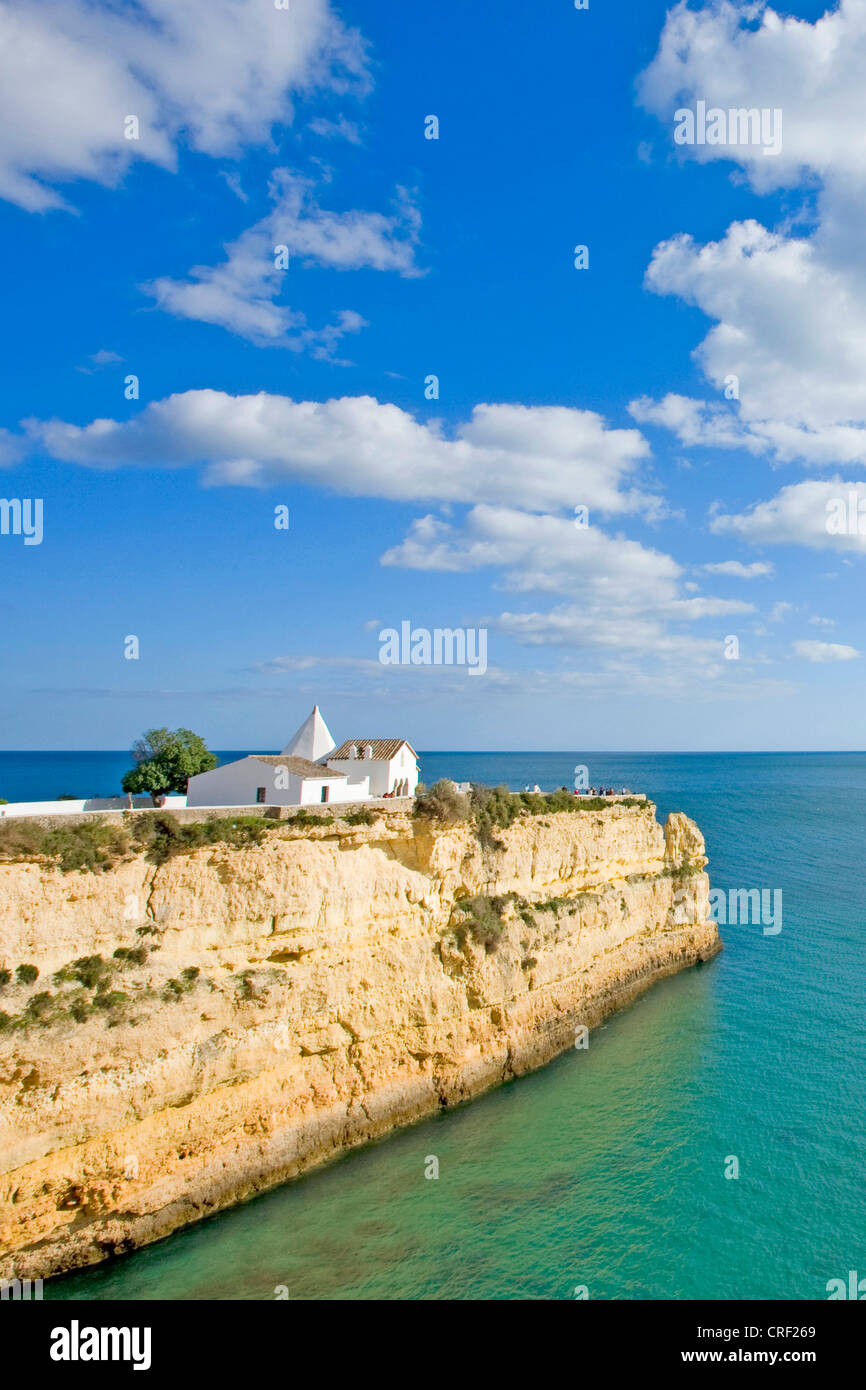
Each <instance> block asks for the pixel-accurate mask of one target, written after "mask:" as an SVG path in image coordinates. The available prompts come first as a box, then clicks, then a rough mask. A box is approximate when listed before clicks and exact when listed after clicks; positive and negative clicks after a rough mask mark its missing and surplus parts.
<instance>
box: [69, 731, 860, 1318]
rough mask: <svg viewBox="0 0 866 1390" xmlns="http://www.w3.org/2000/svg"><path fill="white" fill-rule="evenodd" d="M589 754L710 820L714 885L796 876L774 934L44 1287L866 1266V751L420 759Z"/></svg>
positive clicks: (548, 767)
mask: <svg viewBox="0 0 866 1390" xmlns="http://www.w3.org/2000/svg"><path fill="white" fill-rule="evenodd" d="M76 756H79V757H83V756H87V755H76ZM578 762H585V763H587V764H588V765H589V769H590V779H591V781H593V782H595V783H596V784H597V783H599V782H603V783H611V784H614V785H620V784H622V783H626V784H627V785H629V786H630V787H631V788H632V789H633V790H646V791H648V792H649V793H650V794H651V795H652V796H653V798H654V799H655V800H656V801H657V803H658V806H659V812H660V814H661V815H665V814H667V812H668V811H669V810H672V809H679V810H684V811H686V812H687V813H688V814H689V815H692V816H694V817H695V819H696V820H697V821H698V823H699V824H700V826H701V828H702V830H703V831H704V833H705V835H706V838H707V845H708V852H709V855H710V865H709V872H710V875H711V880H712V883H713V886H714V887H716V888H723V889H729V888H770V889H781V890H782V893H783V929H782V931H781V933H780V934H779V935H777V936H764V935H763V933H762V930H761V927H760V926H759V925H755V926H739V927H738V926H727V927H723V928H722V936H723V938H724V941H725V946H726V949H725V951H724V952H723V953H722V954H721V955H720V956H718V957H717V958H716V959H715V960H713V961H711V962H709V963H708V964H706V965H704V966H699V967H698V968H696V969H694V970H690V971H686V972H685V973H683V974H681V975H679V976H676V977H674V978H672V979H669V980H665V981H662V982H661V983H660V984H658V985H656V986H654V987H653V988H652V989H651V990H650V991H649V993H647V994H646V995H644V996H643V998H642V999H640V1000H639V1001H638V1002H637V1003H635V1004H634V1005H632V1006H631V1007H630V1008H629V1009H626V1010H625V1011H623V1012H622V1013H621V1014H618V1015H616V1016H615V1017H613V1018H611V1019H610V1020H608V1022H607V1024H605V1025H604V1026H603V1027H601V1028H600V1029H599V1030H598V1031H597V1032H595V1033H593V1034H592V1038H591V1043H590V1047H589V1050H588V1051H587V1052H570V1053H568V1054H566V1055H564V1056H562V1057H560V1058H558V1059H557V1060H556V1061H554V1062H553V1063H551V1064H550V1065H549V1066H548V1067H546V1068H544V1069H543V1070H541V1071H539V1072H536V1073H534V1074H533V1075H531V1076H528V1077H524V1078H522V1079H520V1080H518V1081H514V1082H511V1083H509V1084H507V1085H505V1086H503V1087H501V1088H499V1089H498V1090H496V1091H494V1092H491V1093H490V1094H488V1095H487V1096H484V1097H482V1098H480V1099H478V1100H476V1101H474V1102H472V1103H471V1104H469V1105H467V1106H464V1107H462V1108H460V1109H458V1110H456V1111H452V1112H449V1113H445V1114H441V1115H438V1116H436V1117H435V1118H433V1119H431V1120H429V1121H426V1122H424V1123H422V1124H419V1125H417V1126H414V1127H412V1128H411V1129H408V1130H404V1131H402V1132H401V1133H398V1134H395V1135H392V1136H391V1137H390V1138H388V1139H386V1140H383V1141H381V1142H379V1143H377V1144H374V1145H372V1146H369V1147H368V1148H366V1149H363V1150H358V1151H356V1152H355V1153H352V1154H349V1155H347V1156H345V1157H344V1158H342V1159H340V1160H339V1161H337V1162H336V1163H334V1164H332V1165H330V1166H329V1167H327V1168H324V1169H321V1170H319V1171H317V1172H315V1173H312V1174H309V1175H308V1176H306V1177H304V1178H302V1179H300V1180H298V1181H296V1182H294V1183H290V1184H288V1185H287V1186H285V1187H283V1188H281V1189H279V1190H277V1191H275V1192H272V1193H269V1194H267V1195H265V1196H264V1197H260V1198H257V1199H256V1200H255V1201H252V1202H250V1203H248V1204H246V1205H244V1206H242V1207H238V1208H236V1209H235V1210H234V1211H231V1212H227V1213H224V1214H222V1215H219V1216H216V1217H213V1218H211V1219H210V1220H208V1221H206V1222H203V1223H201V1224H200V1225H198V1226H196V1227H193V1228H191V1229H189V1230H187V1231H182V1232H180V1233H178V1234H177V1235H175V1236H172V1237H171V1238H170V1239H168V1240H166V1241H164V1242H162V1243H160V1244H159V1245H155V1246H152V1247H151V1248H149V1249H147V1250H143V1251H139V1252H138V1253H136V1254H134V1255H131V1256H127V1257H125V1258H123V1259H120V1260H117V1261H115V1262H113V1263H110V1264H107V1265H104V1266H102V1267H101V1268H98V1269H94V1270H90V1271H85V1272H83V1273H81V1274H76V1275H70V1276H67V1277H66V1278H64V1279H61V1280H56V1281H52V1283H51V1284H50V1286H49V1287H48V1288H47V1289H46V1295H47V1296H48V1297H53V1298H105V1299H117V1298H132V1299H138V1298H145V1299H146V1298H164V1299H210V1298H220V1299H270V1298H273V1297H274V1293H275V1289H276V1287H277V1286H279V1285H285V1286H286V1287H287V1289H288V1293H289V1296H290V1297H291V1298H314V1299H337V1298H351V1299H369V1298H387V1299H394V1298H411V1299H416V1298H461V1299H462V1298H495V1299H513V1298H571V1297H573V1296H574V1290H575V1287H576V1286H578V1285H586V1286H587V1287H588V1289H589V1294H590V1297H591V1298H663V1299H677V1298H715V1299H727V1298H755V1299H757V1298H788V1299H804V1298H826V1284H827V1281H828V1280H829V1279H831V1278H837V1277H838V1278H845V1277H847V1271H848V1270H850V1269H857V1270H858V1271H859V1272H860V1275H861V1277H862V1276H864V1275H866V1237H864V1229H866V1221H864V1218H866V1189H864V1173H866V1123H864V1122H866V1097H864V1075H866V1065H864V1064H866V1028H864V1022H866V1017H864V1015H866V1002H864V1001H866V888H864V881H863V873H862V869H861V865H862V862H863V857H864V844H866V755H864V754H831V755H824V754H803V755H793V756H788V755H757V754H743V755H720V754H714V755H705V754H701V755H685V756H683V755H673V754H672V755H667V756H666V755H646V754H641V755H637V754H636V755H627V754H617V755H603V754H592V755H584V756H581V755H579V754H565V753H563V754H551V753H547V754H525V755H518V754H435V755H434V754H427V755H424V775H425V777H426V779H427V780H428V782H432V781H434V780H435V779H436V777H437V776H439V775H441V774H442V773H445V772H448V773H450V774H451V775H453V776H454V777H455V778H458V779H462V778H475V779H478V780H484V781H493V782H497V781H506V782H509V783H510V784H511V785H513V786H522V785H524V783H526V782H527V781H529V782H534V781H536V780H537V781H538V782H539V783H540V784H541V785H542V786H556V785H560V784H561V783H563V782H565V783H569V784H570V781H571V772H572V769H573V767H574V765H575V763H578ZM429 1155H435V1156H436V1157H437V1158H438V1160H439V1173H440V1176H439V1179H438V1181H431V1180H426V1179H425V1177H424V1168H425V1160H426V1158H427V1156H429ZM731 1155H733V1156H736V1157H737V1158H738V1160H739V1165H740V1177H739V1179H737V1180H733V1181H731V1180H726V1179H725V1177H724V1170H725V1161H726V1158H727V1157H728V1156H731Z"/></svg>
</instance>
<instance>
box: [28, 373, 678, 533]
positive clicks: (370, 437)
mask: <svg viewBox="0 0 866 1390" xmlns="http://www.w3.org/2000/svg"><path fill="white" fill-rule="evenodd" d="M24 423H25V427H26V428H27V429H28V431H29V433H30V434H31V436H32V437H33V438H34V439H35V440H36V441H37V442H38V443H40V444H41V445H42V447H43V448H45V449H46V450H47V451H48V452H49V453H50V454H51V455H52V457H54V458H57V459H61V460H63V461H65V462H70V463H79V464H83V465H86V466H89V467H95V468H115V467H121V466H124V465H139V466H150V467H153V466H163V467H182V466H184V465H192V464H202V465H205V466H206V472H205V479H206V481H207V482H208V483H210V484H247V485H265V484H268V483H271V482H274V481H280V480H283V479H293V480H295V481H296V482H300V483H308V484H311V485H313V486H318V487H324V488H331V489H333V490H334V491H337V492H343V493H346V494H348V495H350V496H356V497H382V498H390V499H392V500H416V499H419V500H420V499H431V500H438V501H452V502H495V503H503V504H506V505H509V506H519V507H525V508H528V509H537V510H550V509H557V510H558V509H562V508H565V509H567V510H569V511H572V510H573V508H574V507H575V506H578V505H583V506H588V507H589V508H590V510H591V513H592V511H593V510H594V511H598V512H600V513H607V514H609V515H614V514H624V513H628V512H635V511H641V512H643V513H644V514H645V515H649V516H654V515H656V514H657V513H658V511H659V509H660V504H659V501H658V498H657V497H655V496H653V495H650V494H648V493H646V492H644V491H642V490H641V489H639V488H637V487H635V486H633V485H632V484H633V482H634V475H635V473H636V471H637V469H638V467H639V465H641V464H642V463H644V462H645V461H646V459H647V457H648V455H649V447H648V445H647V443H646V441H645V439H644V438H643V436H642V435H641V434H640V432H639V431H638V430H635V429H611V428H609V426H608V425H607V423H606V422H605V420H604V419H603V418H602V416H600V415H597V414H595V413H594V412H593V411H589V410H577V409H572V408H570V407H566V406H522V405H478V406H476V407H475V408H474V410H473V412H472V415H471V417H470V419H469V420H467V421H465V422H464V423H463V424H460V425H458V426H457V428H456V430H455V431H454V433H453V436H451V435H446V433H445V431H444V429H443V428H442V426H441V424H440V423H437V422H435V421H433V422H429V423H428V422H419V421H418V420H416V419H415V418H414V417H413V416H412V415H410V414H409V413H408V412H407V411H405V410H401V409H400V408H399V407H398V406H396V405H389V404H384V403H380V402H379V401H376V400H374V399H373V398H372V397H370V396H347V397H343V398H341V399H338V400H330V401H325V402H319V401H293V400H291V399H290V398H289V397H287V396H274V395H268V394H266V393H265V392H260V393H259V394H258V395H255V396H230V395H228V394H227V393H225V392H222V391H186V392H184V393H182V394H180V395H175V396H169V397H167V398H166V399H165V400H162V401H155V402H152V403H151V404H149V405H147V406H146V407H145V408H144V410H142V411H141V412H140V414H138V415H136V416H134V417H132V418H131V419H130V420H126V421H118V420H94V421H93V422H92V423H91V424H90V425H86V426H83V427H82V426H78V425H72V424H66V423H64V422H62V421H60V420H49V421H34V420H30V421H26V422H24Z"/></svg>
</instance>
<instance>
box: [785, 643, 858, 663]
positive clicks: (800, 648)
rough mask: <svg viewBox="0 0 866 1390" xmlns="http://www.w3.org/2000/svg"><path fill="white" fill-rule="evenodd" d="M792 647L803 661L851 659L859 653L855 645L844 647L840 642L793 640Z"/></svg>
mask: <svg viewBox="0 0 866 1390" xmlns="http://www.w3.org/2000/svg"><path fill="white" fill-rule="evenodd" d="M793 648H794V651H795V652H796V653H797V656H799V657H802V658H803V660H804V661H817V662H827V661H853V659H854V658H855V657H857V656H859V655H860V653H859V652H858V650H857V648H856V647H846V646H845V645H844V644H843V643H842V642H805V641H804V642H794V643H793Z"/></svg>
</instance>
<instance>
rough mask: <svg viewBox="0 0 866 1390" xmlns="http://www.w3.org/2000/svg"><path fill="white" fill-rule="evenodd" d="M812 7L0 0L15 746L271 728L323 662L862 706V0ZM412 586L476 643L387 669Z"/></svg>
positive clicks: (588, 692)
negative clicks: (716, 115) (721, 140)
mask: <svg viewBox="0 0 866 1390" xmlns="http://www.w3.org/2000/svg"><path fill="white" fill-rule="evenodd" d="M824 9H825V7H824V6H823V5H817V4H813V3H800V4H796V5H789V6H786V7H784V8H783V9H781V10H779V11H776V10H774V9H772V8H770V7H766V6H762V5H741V4H728V3H708V4H703V5H701V4H696V5H692V6H691V7H690V8H687V7H685V6H683V5H676V6H669V5H665V4H661V3H655V0H642V2H641V3H640V4H637V3H631V4H628V5H622V4H618V5H611V4H609V3H606V0H591V5H590V9H589V10H588V11H576V10H575V9H574V8H573V7H571V6H570V5H569V4H568V3H566V0H559V3H557V4H555V5H546V6H543V7H539V10H538V12H537V13H535V12H531V13H530V12H528V11H527V8H526V6H525V5H524V4H519V3H517V0H504V3H497V4H492V3H483V4H482V3H477V4H473V5H469V6H467V5H461V4H456V3H444V4H440V5H438V6H436V7H435V8H434V9H430V7H423V6H406V5H402V4H397V3H392V2H391V0H389V2H388V3H384V0H383V2H382V3H370V4H367V5H364V6H360V5H352V4H341V5H329V4H327V3H326V0H292V6H291V9H290V10H289V11H288V12H280V11H277V10H276V9H275V8H274V7H273V5H270V6H269V5H268V4H267V3H265V0H225V3H224V4H223V5H221V6H219V7H216V8H215V7H212V6H210V5H207V4H205V3H203V2H200V0H184V3H182V4H180V5H178V4H175V5H170V4H168V0H143V3H141V4H140V5H138V6H135V7H131V6H125V7H120V6H118V7H113V6H110V5H98V4H97V5H91V6H85V5H84V4H82V3H80V0H65V3H63V4H59V5H57V6H49V7H38V8H34V7H32V6H29V5H25V4H19V3H0V38H2V39H3V40H4V42H3V43H2V45H0V47H2V49H3V52H4V54H5V56H4V57H3V58H2V59H0V67H2V65H3V64H6V65H7V67H6V71H5V72H0V78H2V79H3V81H2V88H3V96H2V98H0V128H2V129H3V131H4V135H3V137H2V139H0V197H2V202H0V238H2V244H3V246H4V248H5V254H4V256H3V258H2V261H0V275H2V280H3V284H2V300H3V304H4V310H5V312H4V329H5V331H4V333H3V334H2V339H0V352H2V371H0V383H2V387H0V389H2V393H3V399H2V413H0V427H2V430H3V433H2V434H0V464H2V465H3V466H2V468H0V491H2V495H3V496H4V497H5V498H7V499H13V498H19V499H26V498H41V499H43V505H44V538H43V540H42V543H41V544H40V545H31V546H25V545H24V544H23V538H22V537H21V536H16V535H13V534H9V535H2V536H0V573H2V577H3V588H2V595H3V596H2V608H3V631H4V662H3V680H2V695H3V699H2V707H3V732H2V735H0V744H2V746H4V747H7V748H89V747H90V748H110V747H124V746H126V745H128V744H129V743H131V741H132V740H133V738H135V737H136V736H137V735H138V734H139V733H140V732H141V730H142V729H143V728H145V727H150V726H153V725H161V724H168V725H171V726H176V725H180V724H183V725H187V726H189V727H192V728H194V729H196V730H197V731H198V732H200V733H202V734H203V735H204V736H205V738H206V739H207V740H208V742H209V743H211V745H212V746H215V747H231V748H241V747H259V748H262V749H266V748H274V747H280V746H281V745H282V744H283V743H284V742H285V740H286V738H287V737H288V735H289V734H290V733H291V732H292V731H293V729H294V728H295V727H296V726H297V725H298V724H299V723H300V721H301V719H302V718H303V717H304V715H305V714H306V713H307V711H308V709H309V708H310V706H311V705H312V704H313V703H314V702H315V703H319V704H320V705H321V706H322V708H323V710H324V712H325V714H326V717H327V719H328V721H329V724H330V726H331V728H332V730H333V732H334V735H335V737H337V738H338V739H340V738H342V737H344V736H351V731H352V730H353V729H355V730H356V731H360V732H362V733H365V736H366V734H370V733H372V734H378V735H380V736H386V735H391V734H394V735H402V736H406V737H408V738H410V739H411V741H412V742H413V743H414V744H415V746H416V747H426V748H431V747H440V748H441V747H450V748H503V749H506V748H521V747H537V748H577V749H581V748H583V749H592V748H600V749H618V748H619V749H623V748H624V749H629V748H635V749H636V748H646V749H679V748H682V749H699V748H732V749H739V748H768V749H773V748H794V749H796V748H816V747H818V748H856V747H861V746H863V743H864V737H866V714H864V702H863V700H862V698H861V689H862V681H863V663H864V659H866V658H864V653H866V632H864V629H863V616H862V602H861V588H862V576H861V565H862V558H861V552H862V550H863V547H864V545H866V541H864V537H863V536H861V535H860V534H859V532H858V533H856V534H854V535H849V534H845V535H842V536H837V535H835V534H831V533H830V532H828V529H827V524H826V518H827V515H828V507H829V506H831V505H832V504H833V501H834V499H835V498H838V497H842V498H847V497H848V496H849V494H851V493H852V492H853V493H854V495H855V497H856V498H857V499H859V498H861V496H862V499H863V502H864V509H866V481H864V480H863V479H864V469H863V465H864V462H866V362H861V360H860V358H861V355H862V356H866V253H864V251H863V249H862V248H861V246H860V244H859V242H860V239H861V238H860V235H859V229H860V227H862V224H863V213H864V210H866V209H864V207H863V203H864V202H866V196H864V177H866V168H864V167H861V165H866V155H864V154H863V153H862V152H861V150H860V148H859V146H861V145H862V144H863V140H862V133H863V132H862V125H863V116H862V102H861V99H860V80H861V79H860V73H861V72H862V66H863V60H864V57H866V3H864V0H846V3H844V4H842V5H840V6H836V7H834V8H832V9H831V10H830V11H828V13H827V16H826V18H825V19H824V20H823V21H822V22H821V23H820V24H816V21H817V20H819V18H820V16H821V15H822V14H823V13H824ZM25 53H26V54H27V55H29V57H28V58H22V54H25ZM28 62H30V63H32V64H33V67H32V68H31V69H28V67H27V63H28ZM698 100H706V101H707V102H708V104H709V105H711V106H712V105H718V106H719V107H721V108H723V109H725V108H728V107H729V106H738V107H739V106H749V107H752V106H754V107H758V108H765V107H766V108H768V109H779V110H781V111H782V113H783V120H784V127H783V128H784V137H783V148H782V153H781V155H780V156H778V157H775V158H774V157H772V156H770V157H767V156H765V155H764V153H763V150H762V149H760V148H758V147H756V146H743V145H725V146H722V147H710V146H704V147H701V148H697V147H688V148H683V147H679V148H678V147H677V146H676V145H675V143H674V139H673V131H674V112H675V110H676V109H678V108H681V107H683V106H685V107H692V106H694V105H695V103H696V102H697V101H698ZM129 114H136V115H137V116H138V119H139V123H140V131H139V139H138V141H129V140H125V139H124V138H123V133H122V132H123V120H124V118H125V117H126V116H127V115H129ZM429 114H435V115H436V116H438V119H439V123H440V127H439V139H438V140H426V139H425V138H424V122H425V117H427V116H428V115H429ZM278 242H279V244H285V245H287V246H288V248H289V252H290V268H289V269H288V270H287V271H285V272H275V271H274V270H273V251H274V247H275V245H276V244H277V243H278ZM577 244H585V245H587V246H588V247H589V255H590V265H589V269H588V270H585V271H579V270H576V269H575V268H574V265H573V249H574V247H575V245H577ZM728 372H732V373H734V374H735V375H736V376H737V377H738V380H739V399H738V400H736V399H735V400H731V399H727V398H726V397H725V393H724V380H725V378H726V376H727V374H728ZM429 373H435V374H436V375H437V376H438V377H439V382H440V394H439V398H438V399H436V400H428V399H425V389H424V383H425V378H426V377H427V375H428V374H429ZM129 374H135V375H136V376H137V377H138V378H139V382H140V388H139V389H140V395H139V399H138V400H127V399H125V397H124V381H125V379H126V378H127V376H128V375H129ZM300 403H309V404H308V405H306V406H304V405H301V404H300ZM328 403H331V404H328ZM94 422H108V423H104V424H99V423H96V424H95V423H94ZM279 504H284V505H286V506H288V508H289V509H290V515H291V523H290V528H289V530H288V531H277V530H275V529H274V524H273V518H274V508H275V507H276V506H277V505H279ZM581 504H583V505H588V507H589V514H590V525H589V527H588V528H587V529H586V530H579V529H578V528H576V527H575V526H574V524H573V516H574V508H575V506H578V505H581ZM864 526H866V523H864ZM718 565H721V566H722V567H723V568H722V570H720V571H719V570H716V569H708V568H707V566H718ZM404 619H408V620H410V621H411V622H412V624H413V626H415V627H419V628H421V627H424V628H429V629H433V628H435V627H451V628H454V627H467V628H477V627H485V628H486V629H487V631H488V662H489V669H488V670H487V672H486V673H485V674H484V675H483V676H478V677H477V678H473V677H470V676H469V675H468V673H467V671H466V670H461V669H459V668H438V667H425V666H418V667H411V668H408V669H404V668H393V667H388V666H383V665H381V664H380V663H379V661H378V652H379V636H378V634H379V632H380V631H381V630H382V629H383V628H386V627H390V626H394V627H397V626H399V624H400V622H401V621H402V620H404ZM128 634H135V635H136V636H137V637H138V638H139V641H140V657H139V659H138V660H134V661H130V660H126V659H125V658H124V639H125V637H126V636H127V635H128ZM731 638H736V643H735V644H734V646H733V648H732V644H731V641H730V639H731ZM732 650H736V651H737V655H736V659H730V653H731V651H732Z"/></svg>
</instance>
